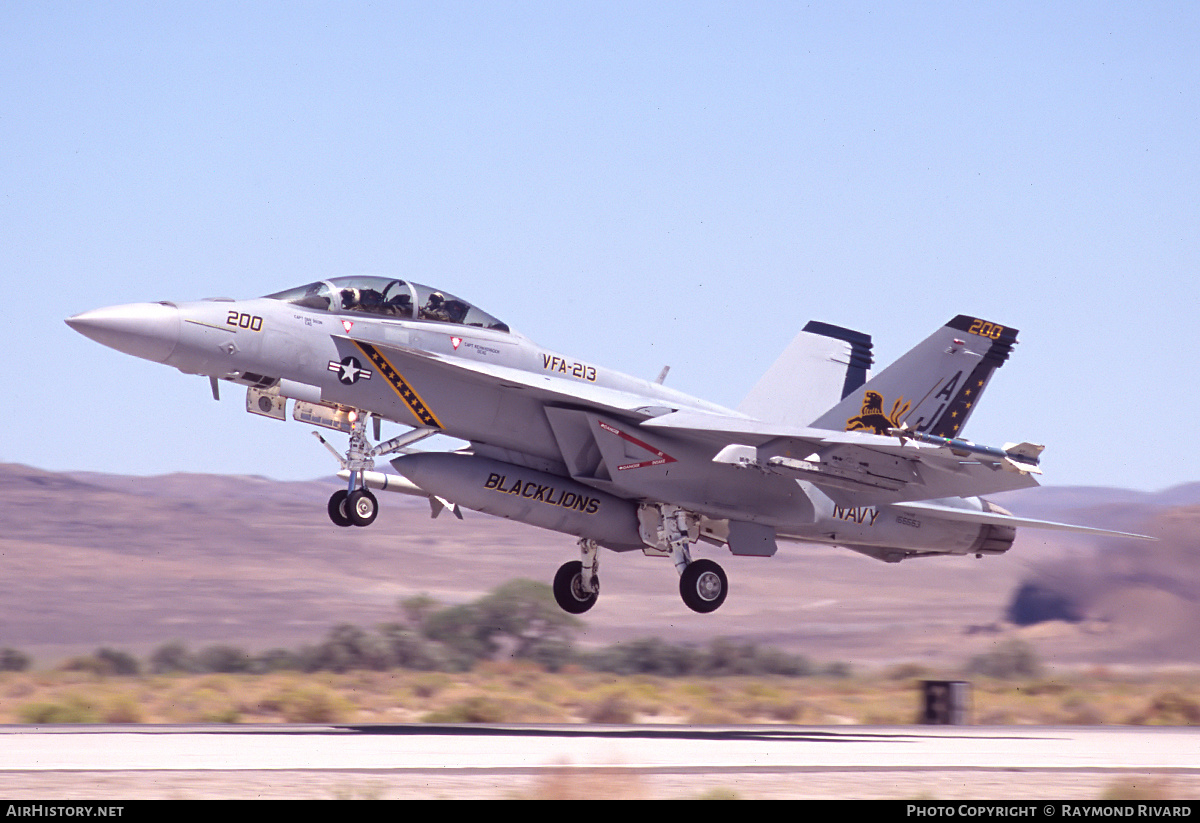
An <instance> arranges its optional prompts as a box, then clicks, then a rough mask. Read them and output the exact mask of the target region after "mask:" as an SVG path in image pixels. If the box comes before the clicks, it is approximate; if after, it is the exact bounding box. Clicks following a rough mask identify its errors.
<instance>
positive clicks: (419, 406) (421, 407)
mask: <svg viewBox="0 0 1200 823" xmlns="http://www.w3.org/2000/svg"><path fill="white" fill-rule="evenodd" d="M353 342H354V345H356V346H358V348H359V349H360V350H361V351H362V353H363V354H365V355H366V356H367V359H368V360H370V361H371V362H372V363H374V364H375V368H376V369H378V371H379V373H380V374H382V375H383V378H384V379H385V380H387V381H388V383H389V384H390V385H391V387H392V388H393V389H395V390H396V394H398V395H400V399H401V400H403V401H404V404H405V405H406V406H408V408H409V409H410V410H411V411H412V413H413V415H415V416H416V418H417V420H420V421H421V425H423V426H432V427H434V428H438V429H440V428H443V426H442V424H441V422H440V421H439V420H438V419H437V417H436V416H435V415H434V413H433V412H431V411H430V410H429V407H428V406H426V405H425V401H424V400H422V399H421V395H419V394H417V393H416V391H414V390H413V387H412V386H410V385H408V381H407V380H405V379H404V376H403V375H402V374H400V372H398V371H396V369H395V367H394V366H393V365H392V364H391V363H390V362H388V359H387V358H386V357H384V356H383V352H381V351H380V350H379V349H377V348H375V347H374V346H372V345H371V344H370V343H364V342H363V341H361V340H355V341H353Z"/></svg>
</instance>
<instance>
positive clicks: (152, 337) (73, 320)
mask: <svg viewBox="0 0 1200 823" xmlns="http://www.w3.org/2000/svg"><path fill="white" fill-rule="evenodd" d="M66 323H67V325H68V326H70V327H71V328H73V329H74V330H75V331H77V332H79V333H80V334H82V335H83V336H84V337H90V338H92V339H93V340H95V341H96V342H97V343H103V344H104V345H106V346H108V347H109V348H112V349H116V350H117V351H122V352H125V353H126V354H132V355H133V356H134V357H142V358H145V359H146V360H153V361H155V362H156V363H164V362H166V360H167V358H168V357H170V356H171V353H172V352H174V351H175V346H176V344H178V343H179V323H180V321H179V309H177V308H175V307H174V306H170V305H167V304H164V303H129V304H127V305H124V306H109V307H108V308H105V309H94V310H92V311H85V312H84V313H83V314H77V315H75V316H74V317H68V318H67V321H66Z"/></svg>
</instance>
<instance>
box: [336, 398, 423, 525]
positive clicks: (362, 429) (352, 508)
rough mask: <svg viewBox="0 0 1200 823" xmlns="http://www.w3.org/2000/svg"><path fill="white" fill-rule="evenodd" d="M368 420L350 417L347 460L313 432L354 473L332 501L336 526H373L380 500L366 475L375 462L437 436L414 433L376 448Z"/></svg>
mask: <svg viewBox="0 0 1200 823" xmlns="http://www.w3.org/2000/svg"><path fill="white" fill-rule="evenodd" d="M367 417H368V415H366V414H363V413H361V412H356V411H351V413H350V446H349V448H348V449H347V450H346V456H345V457H343V456H342V455H340V454H338V453H337V450H336V449H334V448H333V446H331V445H329V441H327V440H326V439H325V438H324V437H322V436H321V433H320V432H313V435H315V436H316V438H317V439H318V440H320V441H321V444H322V445H323V446H325V448H327V449H329V451H330V452H331V453H332V454H333V456H334V458H336V459H337V461H338V463H339V464H340V465H341V467H342V468H343V469H344V470H346V471H348V472H349V473H350V481H349V484H348V488H345V489H340V490H338V491H336V492H334V493H333V495H332V496H331V497H330V498H329V505H328V507H327V510H328V512H329V519H330V520H332V521H333V523H334V525H336V526H346V527H349V526H369V525H371V524H372V523H374V522H375V518H376V517H378V516H379V500H378V499H376V497H375V495H374V494H372V493H371V490H370V489H368V488H367V487H366V484H365V482H364V480H363V472H366V471H370V470H371V469H374V468H375V460H374V458H376V457H379V456H380V455H384V454H391V453H392V452H396V451H401V450H403V449H405V448H406V447H408V446H409V445H411V444H413V443H416V442H417V441H418V440H423V439H424V438H426V437H429V436H430V435H432V434H434V433H435V432H434V430H433V429H424V428H420V429H413V430H412V431H409V432H406V433H405V434H402V435H400V436H399V437H393V438H392V439H391V440H388V441H387V442H386V443H380V444H379V445H378V446H372V445H371V441H369V440H367V434H366V429H367ZM375 438H376V439H379V418H378V417H376V418H375Z"/></svg>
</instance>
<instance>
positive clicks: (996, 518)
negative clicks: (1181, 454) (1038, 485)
mask: <svg viewBox="0 0 1200 823" xmlns="http://www.w3.org/2000/svg"><path fill="white" fill-rule="evenodd" d="M892 508H894V509H904V510H906V511H910V512H913V513H914V514H929V515H933V516H935V517H940V518H943V519H945V520H957V521H960V522H962V523H979V524H981V525H982V524H984V523H989V524H991V525H994V526H1013V527H1016V528H1029V529H1048V530H1052V531H1064V532H1075V533H1077V534H1098V535H1107V536H1109V537H1134V538H1137V539H1138V540H1155V539H1156V538H1153V537H1149V536H1148V535H1144V534H1133V533H1132V532H1118V531H1112V530H1110V529H1096V528H1092V527H1091V526H1076V525H1074V524H1071V523H1056V522H1054V521H1053V520H1035V519H1034V518H1031V517H1016V516H1014V515H1011V514H1005V513H1003V512H999V511H991V512H987V511H978V510H976V509H963V508H959V507H957V506H944V505H941V504H938V503H926V502H912V503H893V504H892Z"/></svg>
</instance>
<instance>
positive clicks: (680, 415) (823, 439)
mask: <svg viewBox="0 0 1200 823" xmlns="http://www.w3.org/2000/svg"><path fill="white" fill-rule="evenodd" d="M641 426H642V427H644V428H649V429H654V430H661V431H672V432H676V433H679V434H686V435H687V436H688V437H692V438H697V439H703V440H705V441H707V442H709V443H710V444H713V445H716V446H717V447H718V451H717V453H716V456H715V457H714V461H715V462H719V463H731V464H734V465H742V466H746V467H749V468H756V469H759V470H761V471H765V472H769V473H774V474H779V475H783V476H790V477H793V478H795V479H797V480H806V481H808V482H811V483H813V484H814V485H817V486H819V487H821V488H822V489H825V490H826V491H829V492H833V493H836V492H837V491H839V490H841V491H850V492H855V493H859V494H863V495H865V497H863V500H864V501H867V502H871V503H878V504H884V503H897V502H901V501H906V500H928V499H933V498H941V497H966V496H975V495H981V494H994V493H996V492H1001V491H1009V490H1012V489H1023V488H1029V487H1030V486H1036V485H1038V484H1037V480H1036V479H1035V478H1034V476H1033V475H1034V474H1037V473H1038V470H1037V466H1036V463H1032V462H1026V461H1022V460H1020V459H1015V458H1014V456H1012V455H1010V454H1009V453H1006V452H1004V451H1003V450H991V449H989V450H986V451H987V453H982V454H972V453H970V452H965V451H963V450H962V449H955V448H952V447H949V446H944V445H932V444H928V443H921V442H917V441H914V440H911V439H907V438H901V437H889V436H883V435H876V434H870V433H866V432H856V431H847V432H837V431H830V430H828V429H817V428H811V427H801V426H784V425H779V424H774V423H765V422H762V421H758V420H745V419H742V418H735V417H725V416H722V415H716V414H707V413H703V412H691V411H679V412H675V413H673V414H667V415H663V416H660V417H656V418H654V419H651V420H645V421H643V422H642V423H641ZM996 452H999V453H1000V454H996Z"/></svg>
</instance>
